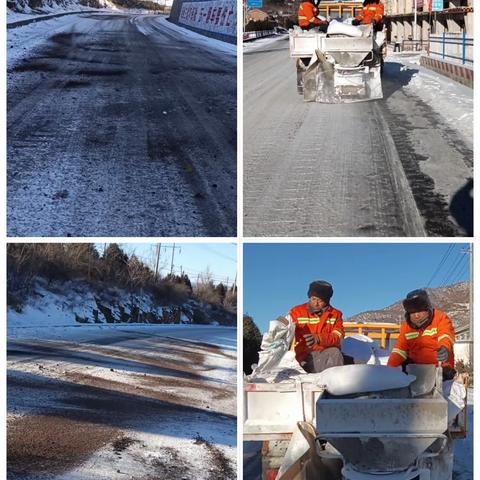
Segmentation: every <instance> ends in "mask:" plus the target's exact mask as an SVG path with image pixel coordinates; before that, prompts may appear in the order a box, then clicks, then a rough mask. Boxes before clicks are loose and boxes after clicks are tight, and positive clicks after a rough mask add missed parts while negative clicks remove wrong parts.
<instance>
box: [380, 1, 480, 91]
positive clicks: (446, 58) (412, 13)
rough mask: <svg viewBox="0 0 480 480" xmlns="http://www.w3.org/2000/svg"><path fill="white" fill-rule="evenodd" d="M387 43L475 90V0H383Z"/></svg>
mask: <svg viewBox="0 0 480 480" xmlns="http://www.w3.org/2000/svg"><path fill="white" fill-rule="evenodd" d="M384 3H385V14H386V18H385V25H386V27H387V40H388V41H390V42H391V43H392V44H395V50H397V47H398V46H400V50H401V51H405V50H407V51H408V50H414V51H419V52H422V53H423V54H422V56H421V58H420V63H421V64H422V65H424V66H426V67H428V68H431V69H433V70H436V71H438V72H441V73H443V74H445V75H447V76H449V77H451V78H453V79H454V80H457V81H459V82H461V83H464V84H466V85H468V86H472V87H473V28H474V25H473V24H474V21H473V0H384Z"/></svg>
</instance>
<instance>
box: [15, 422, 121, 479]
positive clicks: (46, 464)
mask: <svg viewBox="0 0 480 480" xmlns="http://www.w3.org/2000/svg"><path fill="white" fill-rule="evenodd" d="M115 435H118V433H117V429H115V428H113V427H111V426H107V425H98V424H94V423H85V422H78V421H76V420H74V419H71V418H65V417H59V416H49V415H31V416H28V417H22V418H17V419H10V420H8V421H7V470H8V478H9V479H15V478H21V479H22V480H26V479H28V478H30V476H32V477H34V478H38V475H47V474H52V473H60V472H64V471H67V470H69V469H71V468H72V467H74V466H76V465H78V464H80V463H81V462H82V461H84V460H86V459H87V458H88V457H89V456H90V455H91V454H92V453H94V452H95V451H96V450H98V449H99V448H101V447H103V446H104V445H105V444H106V443H108V442H109V441H110V440H111V439H112V437H114V436H115ZM48 478H50V476H48Z"/></svg>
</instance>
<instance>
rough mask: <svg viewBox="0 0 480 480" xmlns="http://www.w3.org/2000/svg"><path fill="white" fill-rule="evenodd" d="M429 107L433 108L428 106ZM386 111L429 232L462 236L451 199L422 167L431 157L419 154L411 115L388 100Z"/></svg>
mask: <svg viewBox="0 0 480 480" xmlns="http://www.w3.org/2000/svg"><path fill="white" fill-rule="evenodd" d="M415 101H417V102H419V101H420V100H419V99H416V100H415ZM425 108H426V109H428V108H429V107H428V106H427V105H425ZM383 110H384V114H385V118H386V120H387V122H388V124H389V125H390V133H391V135H392V138H393V141H394V143H395V146H396V149H397V152H398V156H399V158H400V161H401V163H402V166H403V169H404V171H405V175H406V177H407V180H408V183H409V185H410V188H411V190H412V194H413V197H414V199H415V202H416V204H417V208H418V210H419V211H420V213H421V214H422V217H423V219H424V221H425V230H426V231H427V234H428V235H429V236H440V237H456V236H462V235H463V233H462V232H461V231H460V229H459V228H458V227H457V226H456V225H455V224H454V223H453V222H452V221H451V219H450V218H449V204H448V201H447V199H446V198H445V197H444V196H443V195H440V194H439V193H437V192H436V190H435V182H434V180H433V179H432V178H431V177H429V176H428V175H426V174H425V173H423V172H422V170H421V168H420V164H421V162H423V161H426V160H428V157H426V156H423V155H421V154H419V153H418V152H417V151H416V148H415V146H414V145H413V143H412V141H411V140H410V138H409V132H410V131H412V130H413V129H414V127H413V126H412V125H411V123H410V122H409V119H408V117H407V115H404V114H401V113H394V112H392V111H391V110H390V109H389V108H388V106H387V104H386V103H383Z"/></svg>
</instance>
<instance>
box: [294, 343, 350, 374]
mask: <svg viewBox="0 0 480 480" xmlns="http://www.w3.org/2000/svg"><path fill="white" fill-rule="evenodd" d="M339 365H343V355H342V352H341V351H340V350H339V349H338V348H336V347H330V348H326V349H325V350H322V351H321V352H319V351H313V352H310V354H309V355H308V357H307V358H306V359H305V363H304V365H303V368H304V369H305V371H306V372H307V373H320V372H323V371H324V370H326V369H327V368H330V367H338V366H339Z"/></svg>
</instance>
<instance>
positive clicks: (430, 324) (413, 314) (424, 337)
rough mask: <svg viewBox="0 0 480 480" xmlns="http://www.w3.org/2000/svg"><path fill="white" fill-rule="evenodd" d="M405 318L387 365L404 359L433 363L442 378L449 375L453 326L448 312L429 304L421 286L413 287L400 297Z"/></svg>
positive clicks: (450, 374)
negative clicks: (439, 368)
mask: <svg viewBox="0 0 480 480" xmlns="http://www.w3.org/2000/svg"><path fill="white" fill-rule="evenodd" d="M403 308H404V309H405V322H403V323H402V325H401V327H400V334H399V337H398V340H397V342H396V343H395V346H394V347H393V349H392V352H391V354H390V357H389V359H388V366H389V367H398V366H400V365H406V364H408V363H419V364H431V365H437V364H438V363H439V362H440V363H441V364H442V367H443V368H444V378H449V379H450V378H453V375H454V374H455V370H454V367H455V361H454V357H453V344H454V343H455V330H454V328H453V325H452V322H451V321H450V319H449V318H448V316H447V315H446V314H445V313H444V312H442V311H441V310H438V309H437V308H433V306H432V304H431V302H430V299H429V297H428V294H427V292H426V291H425V290H414V291H413V292H410V293H409V294H408V295H407V298H406V299H405V300H403Z"/></svg>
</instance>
